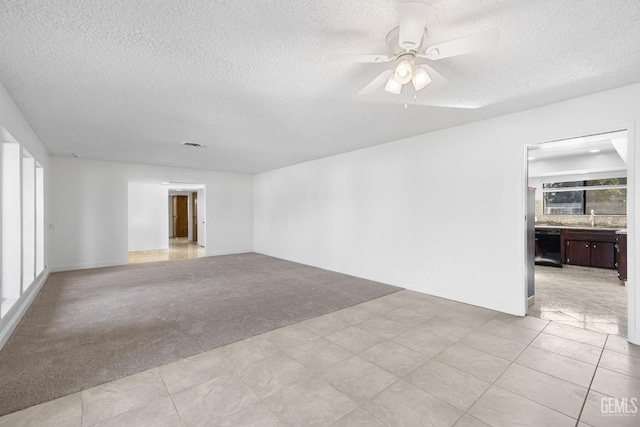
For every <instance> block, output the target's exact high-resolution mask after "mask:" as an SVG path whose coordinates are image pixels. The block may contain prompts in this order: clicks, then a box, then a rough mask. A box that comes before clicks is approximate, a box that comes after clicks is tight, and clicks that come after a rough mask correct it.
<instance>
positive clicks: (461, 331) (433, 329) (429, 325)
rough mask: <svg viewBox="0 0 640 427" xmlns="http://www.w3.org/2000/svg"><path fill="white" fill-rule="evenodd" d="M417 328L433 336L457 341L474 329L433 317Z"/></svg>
mask: <svg viewBox="0 0 640 427" xmlns="http://www.w3.org/2000/svg"><path fill="white" fill-rule="evenodd" d="M419 328H421V329H424V330H426V331H427V332H430V333H432V334H434V335H439V336H441V337H443V338H448V339H450V340H454V341H458V340H459V339H460V338H462V337H464V336H465V335H467V334H468V333H469V332H471V331H473V330H474V329H475V327H472V326H468V325H463V324H460V323H455V322H451V321H450V320H446V319H440V318H439V317H434V318H432V319H429V320H427V321H426V322H424V323H422V324H421V325H420V326H419Z"/></svg>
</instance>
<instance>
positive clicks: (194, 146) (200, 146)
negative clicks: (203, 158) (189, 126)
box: [182, 142, 202, 148]
mask: <svg viewBox="0 0 640 427" xmlns="http://www.w3.org/2000/svg"><path fill="white" fill-rule="evenodd" d="M182 145H183V146H185V147H192V148H202V145H200V144H198V143H196V142H183V143H182Z"/></svg>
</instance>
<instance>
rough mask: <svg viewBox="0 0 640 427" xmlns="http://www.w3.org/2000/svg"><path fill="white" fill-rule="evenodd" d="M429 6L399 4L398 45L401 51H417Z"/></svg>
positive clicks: (407, 3)
mask: <svg viewBox="0 0 640 427" xmlns="http://www.w3.org/2000/svg"><path fill="white" fill-rule="evenodd" d="M428 10H429V6H428V5H427V4H425V3H418V2H405V3H401V4H400V34H399V38H398V44H399V45H400V47H401V48H403V49H413V50H417V49H418V48H419V47H420V43H421V42H422V36H423V35H424V29H425V27H426V26H427V12H428Z"/></svg>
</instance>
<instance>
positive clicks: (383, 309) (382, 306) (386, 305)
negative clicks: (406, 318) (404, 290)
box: [358, 296, 405, 316]
mask: <svg viewBox="0 0 640 427" xmlns="http://www.w3.org/2000/svg"><path fill="white" fill-rule="evenodd" d="M404 304H405V303H403V302H400V301H398V300H395V299H391V298H389V297H388V296H386V297H380V298H376V299H373V300H370V301H367V302H363V303H362V304H358V307H360V308H364V309H365V310H367V311H370V312H372V313H375V314H376V315H378V316H380V315H382V314H384V313H388V312H389V311H391V310H395V309H396V308H398V307H399V306H401V305H404Z"/></svg>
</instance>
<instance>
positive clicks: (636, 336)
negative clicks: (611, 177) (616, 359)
mask: <svg viewBox="0 0 640 427" xmlns="http://www.w3.org/2000/svg"><path fill="white" fill-rule="evenodd" d="M622 130H626V131H627V230H628V235H627V260H628V261H629V262H627V283H626V289H627V328H628V331H627V332H628V340H629V341H630V342H632V343H634V344H640V331H638V330H636V315H637V312H638V307H636V302H637V297H636V293H637V291H636V289H635V284H636V280H635V277H636V276H635V273H636V272H635V259H636V258H635V253H636V251H635V250H636V248H635V228H636V221H635V219H636V211H637V209H636V204H637V203H638V202H637V201H636V185H635V184H636V179H635V176H636V164H635V140H636V139H635V123H633V122H626V123H622V124H618V125H612V126H608V127H604V128H599V129H590V130H587V131H584V132H577V133H576V132H573V133H572V134H570V135H563V136H561V137H558V138H553V139H548V140H545V141H541V142H537V143H531V144H525V145H524V147H523V148H524V150H523V151H524V153H523V154H524V156H523V161H524V186H523V187H522V190H521V191H522V193H521V194H523V195H524V197H522V199H521V200H522V207H521V209H522V218H524V217H525V216H526V213H527V197H526V194H527V190H528V188H529V159H528V152H529V147H531V146H535V145H540V144H546V143H549V142H555V141H561V140H565V139H571V138H579V137H582V136H588V135H597V134H601V133H609V132H615V131H622ZM638 209H640V206H638ZM522 233H523V242H524V243H523V248H524V251H523V252H524V257H523V261H522V262H523V265H524V273H525V274H524V277H523V283H522V290H523V294H522V295H523V304H524V310H523V312H524V313H526V312H527V275H528V274H529V272H528V271H527V266H526V252H527V251H526V245H527V237H526V236H527V227H526V221H525V222H524V224H523V227H522Z"/></svg>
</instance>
